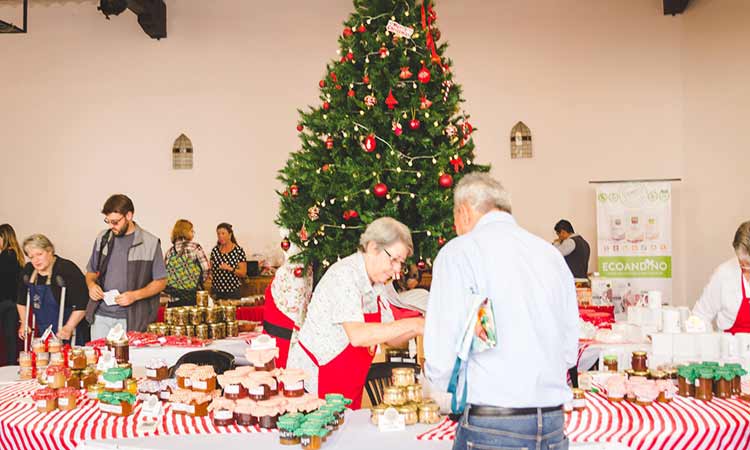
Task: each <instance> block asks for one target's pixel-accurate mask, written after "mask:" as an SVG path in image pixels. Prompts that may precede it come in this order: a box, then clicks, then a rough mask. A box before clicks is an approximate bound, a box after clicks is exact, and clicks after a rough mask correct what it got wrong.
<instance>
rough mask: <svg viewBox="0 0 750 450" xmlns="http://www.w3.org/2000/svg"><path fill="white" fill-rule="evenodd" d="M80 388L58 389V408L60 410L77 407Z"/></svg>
mask: <svg viewBox="0 0 750 450" xmlns="http://www.w3.org/2000/svg"><path fill="white" fill-rule="evenodd" d="M77 399H78V388H74V387H64V388H62V389H58V390H57V408H58V409H59V410H60V411H71V410H73V409H75V407H76V400H77Z"/></svg>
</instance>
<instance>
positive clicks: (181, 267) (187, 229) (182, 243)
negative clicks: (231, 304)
mask: <svg viewBox="0 0 750 450" xmlns="http://www.w3.org/2000/svg"><path fill="white" fill-rule="evenodd" d="M194 238H195V229H194V228H193V224H192V222H190V221H189V220H186V219H179V220H177V222H175V224H174V227H172V234H171V236H170V239H171V241H172V246H171V247H170V248H169V250H167V254H166V255H164V263H165V265H166V266H167V287H166V289H164V292H166V293H167V294H169V296H170V298H171V299H170V302H169V306H171V307H175V306H195V294H196V292H197V291H198V290H200V289H203V282H204V281H205V280H206V276H207V275H208V267H209V266H208V258H206V253H205V252H204V251H203V247H201V245H200V244H199V243H197V242H195V241H193V239H194Z"/></svg>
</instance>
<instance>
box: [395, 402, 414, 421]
mask: <svg viewBox="0 0 750 450" xmlns="http://www.w3.org/2000/svg"><path fill="white" fill-rule="evenodd" d="M396 411H398V413H399V414H401V415H402V416H404V423H406V425H414V424H416V423H417V422H419V414H418V413H417V407H416V406H414V405H409V404H407V405H401V406H399V407H397V408H396Z"/></svg>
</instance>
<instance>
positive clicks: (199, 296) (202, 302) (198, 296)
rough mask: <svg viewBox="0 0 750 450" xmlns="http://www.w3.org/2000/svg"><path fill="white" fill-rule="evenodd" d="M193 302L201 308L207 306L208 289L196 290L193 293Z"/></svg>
mask: <svg viewBox="0 0 750 450" xmlns="http://www.w3.org/2000/svg"><path fill="white" fill-rule="evenodd" d="M195 304H196V305H197V306H199V307H201V308H205V307H207V306H208V291H198V292H196V293H195Z"/></svg>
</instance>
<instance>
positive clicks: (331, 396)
mask: <svg viewBox="0 0 750 450" xmlns="http://www.w3.org/2000/svg"><path fill="white" fill-rule="evenodd" d="M325 400H326V402H330V401H334V400H340V401H344V394H335V393H332V394H326V397H325Z"/></svg>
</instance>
